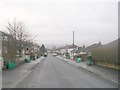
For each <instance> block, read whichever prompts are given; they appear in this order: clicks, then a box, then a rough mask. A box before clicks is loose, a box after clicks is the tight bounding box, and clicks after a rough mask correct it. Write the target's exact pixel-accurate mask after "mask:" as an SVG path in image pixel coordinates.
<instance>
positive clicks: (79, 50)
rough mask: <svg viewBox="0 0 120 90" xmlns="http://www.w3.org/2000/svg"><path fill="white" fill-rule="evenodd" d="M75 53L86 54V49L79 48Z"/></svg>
mask: <svg viewBox="0 0 120 90" xmlns="http://www.w3.org/2000/svg"><path fill="white" fill-rule="evenodd" d="M75 52H76V53H80V52H87V49H86V48H85V47H79V48H78V50H76V51H75Z"/></svg>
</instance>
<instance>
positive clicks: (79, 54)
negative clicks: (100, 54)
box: [75, 45, 88, 61]
mask: <svg viewBox="0 0 120 90" xmlns="http://www.w3.org/2000/svg"><path fill="white" fill-rule="evenodd" d="M87 52H88V51H87V49H86V48H85V45H84V46H83V47H78V49H77V50H76V51H75V53H76V56H75V57H81V59H82V61H85V59H86V55H87Z"/></svg>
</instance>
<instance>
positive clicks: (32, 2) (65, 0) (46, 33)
mask: <svg viewBox="0 0 120 90" xmlns="http://www.w3.org/2000/svg"><path fill="white" fill-rule="evenodd" d="M0 12H1V13H0V29H2V28H4V25H5V24H6V23H7V21H11V20H13V19H14V18H17V19H18V20H19V19H20V20H22V21H23V22H24V23H25V25H26V26H27V29H28V30H29V31H30V33H32V34H33V35H36V34H38V37H37V40H38V43H39V44H42V43H44V44H45V45H47V46H51V45H59V46H60V45H65V44H71V43H72V31H73V30H74V31H75V44H76V45H79V46H82V45H83V44H85V45H86V46H88V45H91V44H93V43H96V42H99V41H101V42H102V43H103V44H106V43H109V42H111V41H113V40H115V39H117V37H118V0H3V1H2V0H1V1H0Z"/></svg>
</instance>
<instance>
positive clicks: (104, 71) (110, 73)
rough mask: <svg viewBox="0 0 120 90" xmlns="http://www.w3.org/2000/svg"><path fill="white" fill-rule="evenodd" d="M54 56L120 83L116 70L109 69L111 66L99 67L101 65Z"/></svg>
mask: <svg viewBox="0 0 120 90" xmlns="http://www.w3.org/2000/svg"><path fill="white" fill-rule="evenodd" d="M56 57H57V58H59V59H60V60H63V61H65V62H67V63H69V64H72V65H74V66H76V67H79V68H82V69H85V70H87V71H89V72H92V73H94V74H96V75H99V76H100V77H102V78H105V79H107V80H110V81H112V82H115V83H117V84H119V85H120V83H119V82H118V70H115V69H111V68H106V67H101V66H97V65H90V66H87V65H86V62H80V63H77V62H76V61H74V60H71V59H65V58H64V57H62V56H56Z"/></svg>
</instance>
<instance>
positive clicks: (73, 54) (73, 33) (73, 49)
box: [73, 31, 74, 59]
mask: <svg viewBox="0 0 120 90" xmlns="http://www.w3.org/2000/svg"><path fill="white" fill-rule="evenodd" d="M73 45H74V31H73ZM73 59H74V48H73Z"/></svg>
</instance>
